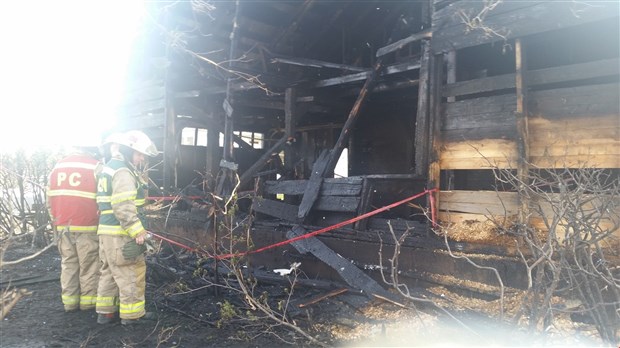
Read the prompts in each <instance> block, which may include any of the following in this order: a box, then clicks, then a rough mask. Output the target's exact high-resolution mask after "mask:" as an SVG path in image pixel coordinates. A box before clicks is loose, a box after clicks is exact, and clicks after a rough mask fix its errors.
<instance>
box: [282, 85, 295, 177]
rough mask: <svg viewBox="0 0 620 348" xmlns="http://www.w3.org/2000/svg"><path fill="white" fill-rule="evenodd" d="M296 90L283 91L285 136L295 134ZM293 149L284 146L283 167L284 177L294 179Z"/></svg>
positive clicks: (290, 136) (288, 136) (289, 136)
mask: <svg viewBox="0 0 620 348" xmlns="http://www.w3.org/2000/svg"><path fill="white" fill-rule="evenodd" d="M297 110H298V109H297V90H296V89H295V88H287V89H286V91H285V92H284V130H285V133H286V134H285V135H284V136H285V138H292V137H294V136H295V125H296V124H297V116H298V115H297ZM296 161H297V158H296V156H295V150H294V149H293V147H292V146H286V147H285V148H284V169H285V171H286V176H287V177H286V179H295V177H294V172H295V162H296Z"/></svg>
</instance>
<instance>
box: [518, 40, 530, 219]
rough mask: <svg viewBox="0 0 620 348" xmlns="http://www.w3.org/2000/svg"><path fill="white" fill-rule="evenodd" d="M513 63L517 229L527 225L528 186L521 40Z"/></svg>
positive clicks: (525, 69)
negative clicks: (514, 71) (517, 203)
mask: <svg viewBox="0 0 620 348" xmlns="http://www.w3.org/2000/svg"><path fill="white" fill-rule="evenodd" d="M515 62H516V74H515V85H516V92H517V112H516V114H515V116H516V121H517V150H518V152H519V160H518V162H517V177H518V179H519V188H518V191H519V228H525V226H526V225H527V223H528V216H529V206H528V201H527V197H526V195H525V194H524V192H525V188H526V186H527V185H529V180H528V171H529V132H528V121H527V118H528V117H527V113H528V111H527V102H528V100H527V88H528V87H527V80H526V72H527V63H526V60H525V47H524V45H523V41H521V39H516V40H515Z"/></svg>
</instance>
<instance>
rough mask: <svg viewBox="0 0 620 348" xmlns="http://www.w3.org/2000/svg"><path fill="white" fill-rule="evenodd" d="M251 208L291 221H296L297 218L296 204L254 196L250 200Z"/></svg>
mask: <svg viewBox="0 0 620 348" xmlns="http://www.w3.org/2000/svg"><path fill="white" fill-rule="evenodd" d="M252 210H253V211H255V212H257V213H261V214H265V215H269V216H273V217H276V218H278V219H282V220H286V221H290V222H293V223H296V222H297V220H298V219H297V211H298V207H297V206H296V205H292V204H288V203H284V202H281V201H275V200H272V199H264V198H261V197H256V198H254V199H253V200H252Z"/></svg>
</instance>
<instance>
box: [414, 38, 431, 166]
mask: <svg viewBox="0 0 620 348" xmlns="http://www.w3.org/2000/svg"><path fill="white" fill-rule="evenodd" d="M430 58H431V44H430V42H428V41H423V42H422V57H421V58H420V78H419V80H420V84H419V88H418V110H417V113H416V120H415V174H416V175H418V176H422V175H425V174H426V173H427V172H428V153H429V144H430V142H429V129H428V127H429V115H430V112H429V106H430V103H429V92H430V91H429V81H430V80H429V64H430Z"/></svg>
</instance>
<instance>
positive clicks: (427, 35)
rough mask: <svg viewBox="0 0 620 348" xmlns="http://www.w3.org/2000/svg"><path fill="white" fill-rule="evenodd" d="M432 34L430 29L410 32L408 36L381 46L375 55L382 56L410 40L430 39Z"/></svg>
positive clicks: (403, 45)
mask: <svg viewBox="0 0 620 348" xmlns="http://www.w3.org/2000/svg"><path fill="white" fill-rule="evenodd" d="M432 36H433V32H432V31H431V30H425V31H421V32H419V33H415V34H412V35H410V36H409V37H406V38H404V39H402V40H398V41H396V42H394V43H393V44H390V45H387V46H383V47H381V48H380V49H378V50H377V53H376V56H377V57H381V56H384V55H386V54H388V53H391V52H394V51H398V50H400V49H401V48H403V47H405V46H406V45H408V44H410V43H412V42H416V41H420V40H423V39H430V38H431V37H432Z"/></svg>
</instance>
